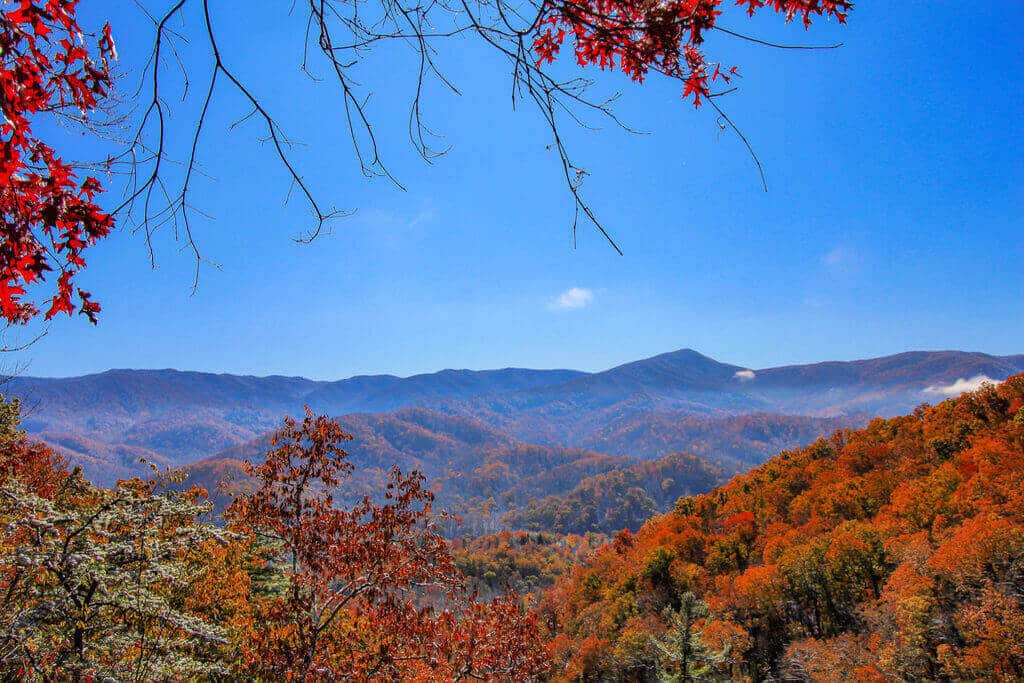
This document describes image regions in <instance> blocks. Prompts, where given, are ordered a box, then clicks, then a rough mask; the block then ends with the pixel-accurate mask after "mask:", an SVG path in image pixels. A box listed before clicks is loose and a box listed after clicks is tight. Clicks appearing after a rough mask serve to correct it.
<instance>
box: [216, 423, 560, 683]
mask: <svg viewBox="0 0 1024 683" xmlns="http://www.w3.org/2000/svg"><path fill="white" fill-rule="evenodd" d="M350 438H351V436H349V435H348V434H346V433H345V432H343V431H342V429H341V427H340V426H339V425H338V423H337V422H335V421H333V420H330V419H328V418H326V417H322V416H314V415H313V414H312V413H311V412H310V411H309V409H308V408H307V411H306V417H305V418H304V419H303V420H302V422H297V421H296V420H293V419H291V418H289V419H287V420H286V421H285V424H284V427H283V428H282V429H281V430H280V431H279V432H277V433H276V434H275V436H274V437H273V439H272V441H271V446H272V449H271V450H270V451H269V452H268V453H267V456H266V460H265V462H264V463H263V464H262V465H249V466H248V467H247V470H248V473H249V474H250V475H251V476H253V477H255V479H256V482H257V487H256V490H255V491H254V492H253V493H252V494H250V495H246V496H243V497H240V498H239V499H238V500H236V501H235V502H234V503H233V504H232V505H231V506H230V507H229V508H228V510H227V512H226V517H227V518H228V520H229V522H230V527H231V528H232V529H234V530H235V531H239V532H242V533H243V534H245V535H250V536H253V537H255V538H256V539H257V541H258V544H262V545H263V546H264V547H265V548H268V549H271V550H272V551H274V552H275V554H277V555H278V556H279V557H280V558H281V559H282V560H283V563H284V572H283V574H284V583H285V588H284V590H282V591H278V592H277V594H271V595H270V596H269V597H268V598H267V599H265V600H262V601H257V602H259V604H258V605H256V606H255V609H256V615H255V616H256V618H255V620H254V622H253V623H254V626H253V629H252V632H251V633H250V635H249V637H248V638H247V639H246V642H245V643H243V646H242V647H243V650H244V651H246V652H247V653H248V661H249V667H250V673H258V674H261V675H266V676H270V677H271V678H275V679H279V680H283V679H285V678H288V679H292V678H298V679H302V680H314V679H315V680H323V679H328V678H329V679H331V680H339V679H343V680H350V679H354V680H366V679H370V678H383V679H390V680H398V679H402V678H413V679H417V680H433V679H440V680H460V679H463V678H476V679H484V680H489V679H495V678H497V679H517V680H529V679H531V678H533V677H535V676H536V675H538V674H539V673H540V672H541V671H542V670H543V669H544V668H545V663H544V661H543V647H542V645H541V641H540V640H539V634H538V630H537V627H536V623H535V620H536V618H535V616H534V615H532V614H530V613H528V612H525V611H524V610H523V609H522V608H521V606H520V605H519V604H518V602H517V598H516V597H515V596H510V597H507V598H504V599H501V600H497V601H495V602H492V603H489V604H484V603H478V602H475V601H473V600H472V599H470V598H469V597H468V596H466V594H465V592H464V591H463V590H462V582H461V575H460V573H459V572H458V570H457V569H456V567H455V563H454V560H453V559H452V556H451V554H450V552H449V550H448V547H447V544H446V543H445V541H444V540H443V539H442V538H441V536H440V535H439V534H438V533H437V532H436V530H435V529H434V526H433V523H432V521H431V506H430V503H431V501H432V498H433V496H432V495H431V493H430V492H428V491H426V490H424V488H423V477H422V476H420V475H419V474H416V473H413V474H412V475H410V476H405V475H403V474H402V473H401V472H400V471H398V470H397V468H396V469H394V470H392V472H391V476H390V481H389V483H388V484H387V487H386V489H385V491H384V494H383V501H382V502H375V501H373V500H371V499H370V498H369V497H367V498H365V499H364V500H363V501H362V502H361V503H360V504H358V505H356V506H355V507H353V508H351V509H341V508H340V507H337V506H335V503H334V500H333V498H332V496H331V493H330V488H331V487H333V486H337V485H338V484H339V483H340V482H341V480H342V479H343V478H345V477H346V476H347V475H348V474H349V473H350V472H351V470H352V465H351V463H349V462H348V461H347V460H346V458H347V457H348V456H347V454H346V453H345V451H343V450H342V449H341V447H340V446H339V444H340V443H341V442H342V441H344V440H347V439H350Z"/></svg>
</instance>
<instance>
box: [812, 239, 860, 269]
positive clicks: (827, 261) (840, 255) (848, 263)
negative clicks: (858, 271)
mask: <svg viewBox="0 0 1024 683" xmlns="http://www.w3.org/2000/svg"><path fill="white" fill-rule="evenodd" d="M860 260H861V259H860V254H859V253H858V252H857V251H856V250H855V249H851V248H850V247H847V246H844V245H839V246H837V247H833V248H832V250H831V251H829V252H828V253H827V254H825V255H824V256H822V257H821V265H823V266H825V267H826V268H828V269H829V270H833V271H848V270H854V269H855V268H856V267H857V266H858V265H859V264H860Z"/></svg>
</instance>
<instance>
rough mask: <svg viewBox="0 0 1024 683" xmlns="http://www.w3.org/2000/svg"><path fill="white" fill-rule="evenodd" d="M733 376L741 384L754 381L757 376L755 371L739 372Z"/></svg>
mask: <svg viewBox="0 0 1024 683" xmlns="http://www.w3.org/2000/svg"><path fill="white" fill-rule="evenodd" d="M733 376H734V377H735V378H736V379H738V380H739V381H741V382H749V381H750V380H752V379H754V378H755V377H756V376H757V375H756V374H755V373H754V371H753V370H737V371H736V373H735V374H734V375H733Z"/></svg>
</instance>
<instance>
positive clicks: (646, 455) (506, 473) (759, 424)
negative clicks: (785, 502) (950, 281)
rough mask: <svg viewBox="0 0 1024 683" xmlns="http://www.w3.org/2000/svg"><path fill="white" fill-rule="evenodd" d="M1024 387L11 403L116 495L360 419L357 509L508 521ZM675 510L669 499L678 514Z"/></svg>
mask: <svg viewBox="0 0 1024 683" xmlns="http://www.w3.org/2000/svg"><path fill="white" fill-rule="evenodd" d="M1022 371H1024V355H1017V356H992V355H987V354H983V353H969V352H961V351H937V352H910V353H902V354H898V355H894V356H887V357H884V358H875V359H868V360H856V361H835V362H827V363H817V364H813V365H791V366H785V367H777V368H763V369H752V368H745V367H742V366H737V365H730V364H726V363H720V362H718V361H716V360H714V359H712V358H709V357H707V356H704V355H702V354H700V353H698V352H696V351H693V350H691V349H683V350H680V351H675V352H671V353H666V354H662V355H659V356H655V357H653V358H647V359H644V360H639V361H635V362H632V363H627V364H625V365H620V366H617V367H614V368H611V369H609V370H606V371H603V372H595V373H587V372H580V371H575V370H527V369H518V368H507V369H503V370H487V371H471V370H443V371H441V372H437V373H432V374H423V375H415V376H412V377H405V378H401V377H395V376H392V375H375V376H358V377H352V378H349V379H344V380H340V381H333V382H329V381H314V380H309V379H305V378H302V377H283V376H271V377H252V376H238V375H227V374H209V373H200V372H183V371H178V370H110V371H108V372H103V373H99V374H94V375H86V376H82V377H72V378H40V377H12V378H8V379H7V380H6V381H5V382H4V384H3V386H0V391H2V392H3V393H5V394H8V395H13V396H16V397H18V398H20V399H21V400H22V402H23V414H24V419H23V426H24V427H25V428H26V429H27V430H28V431H29V433H31V434H32V435H34V436H36V437H38V438H40V439H42V440H45V441H47V442H48V443H50V444H51V445H53V446H54V447H56V448H57V449H58V450H60V451H61V452H63V453H64V454H65V455H66V456H68V457H69V458H70V459H71V460H72V461H73V462H75V463H77V464H80V465H82V467H83V469H84V470H85V472H86V474H87V475H88V476H89V477H90V478H92V479H93V480H95V481H97V482H99V483H109V482H112V481H113V480H115V479H117V478H120V477H126V476H133V475H137V474H140V473H144V472H145V471H146V468H145V466H144V465H141V464H140V463H139V460H140V458H145V459H147V460H149V461H150V462H152V463H154V464H156V465H158V466H186V465H190V466H192V467H191V469H192V471H193V473H194V476H196V477H197V478H199V479H200V480H203V481H204V482H205V483H208V484H214V483H215V482H214V481H213V478H214V474H215V473H217V472H220V473H221V474H223V473H225V472H227V471H231V472H234V473H236V474H237V471H238V466H237V464H238V463H239V462H240V461H241V459H243V458H250V459H251V458H253V457H258V455H259V452H260V450H261V449H262V448H263V447H264V446H265V444H266V437H265V435H266V434H267V432H269V431H270V430H272V429H275V428H276V427H277V426H279V425H280V422H281V418H282V417H283V416H284V415H286V414H291V415H297V414H300V413H301V411H302V408H303V406H304V405H309V406H310V408H311V409H313V410H314V411H316V412H319V413H327V414H331V415H339V416H340V415H344V416H347V417H346V418H345V419H344V420H343V424H344V426H345V427H346V429H348V430H349V431H352V433H353V434H354V435H355V436H356V440H355V442H353V444H352V446H351V448H350V449H349V450H351V451H352V452H353V459H354V462H355V464H356V465H357V474H358V476H357V477H356V480H355V481H354V483H353V488H352V491H351V493H352V495H357V494H359V495H361V492H363V491H364V490H366V489H367V488H368V487H369V486H371V485H372V484H374V483H377V482H379V481H380V478H381V477H382V476H383V475H384V471H385V470H386V468H387V467H388V466H390V465H391V464H399V465H401V466H402V467H403V468H405V469H409V468H413V467H415V468H417V469H420V470H422V471H423V472H424V473H425V474H427V475H428V477H429V478H430V479H431V480H432V481H433V482H434V483H435V485H436V486H437V487H438V488H439V490H443V491H444V492H445V495H444V498H445V499H446V500H447V501H448V502H450V503H452V505H453V507H456V508H459V509H465V508H467V507H476V508H479V507H480V506H481V505H483V506H484V507H487V506H488V505H490V506H492V507H493V508H494V509H495V510H496V511H497V512H496V513H495V514H497V513H504V512H509V511H512V510H517V509H520V508H521V507H522V506H523V505H525V504H526V503H527V502H528V501H527V498H529V497H530V496H528V495H526V493H527V492H528V493H530V495H532V496H533V497H534V498H538V497H542V496H551V495H563V494H564V495H581V491H582V494H587V491H591V490H596V489H595V488H594V485H593V483H591V484H586V483H585V482H584V480H586V479H587V478H588V477H593V476H600V475H608V474H609V472H611V471H617V470H621V469H623V468H627V467H630V466H631V463H633V462H634V460H635V459H637V458H639V459H648V460H658V459H664V458H666V457H667V456H670V455H672V454H677V453H680V452H686V453H691V454H695V455H697V456H699V457H700V458H701V459H702V460H703V461H704V462H706V463H708V467H709V468H710V469H709V470H708V471H706V472H699V473H697V472H691V473H690V474H689V475H687V478H686V480H685V481H674V484H675V485H679V486H682V487H683V488H684V489H686V490H687V491H689V488H687V487H689V486H690V484H691V483H692V484H693V486H694V487H696V488H702V489H704V490H706V489H707V488H710V486H712V485H714V484H716V483H721V482H722V481H724V479H723V477H727V476H730V475H731V474H734V473H735V472H737V471H741V470H744V469H747V468H749V467H750V466H751V465H752V464H756V463H759V462H762V461H763V460H765V459H766V458H767V457H770V456H771V455H773V454H775V453H777V452H778V451H779V450H782V449H784V448H789V447H793V446H797V445H801V444H804V443H806V442H808V441H811V440H813V439H814V438H816V437H818V436H822V435H827V434H830V433H831V432H833V431H835V430H836V429H839V428H846V427H856V426H860V425H863V424H864V423H866V422H867V421H868V420H869V419H870V418H871V417H874V416H890V415H896V414H900V413H905V412H909V411H910V410H912V409H913V408H914V407H916V406H917V405H918V404H920V403H923V402H929V403H934V402H937V401H939V400H942V399H945V398H948V397H949V396H953V395H956V394H958V393H960V392H962V391H964V390H966V389H969V388H972V387H975V386H977V385H979V384H980V383H982V382H984V381H995V382H998V381H1000V380H1002V379H1005V378H1006V377H1008V376H1010V375H1012V374H1015V373H1018V372H1022ZM672 462H675V463H676V464H677V465H678V462H680V461H678V460H676V461H672ZM537 467H541V469H539V470H538V469H537ZM553 472H557V475H554V474H552V473H553ZM709 472H713V473H714V474H709ZM544 476H548V477H549V478H551V479H552V481H553V480H555V479H557V484H554V483H552V481H548V482H547V483H543V477H544ZM629 476H631V477H633V479H630V478H629V477H627V478H626V480H628V481H633V480H634V479H635V480H636V481H641V480H644V481H646V480H647V479H651V477H650V476H647V475H644V476H646V479H644V476H641V474H640V473H639V471H634V473H633V474H632V475H629ZM488 477H490V479H488ZM536 477H540V479H531V478H536ZM616 477H618V475H616ZM616 481H618V479H616ZM624 481H625V480H624ZM652 481H653V480H652ZM531 482H532V483H531ZM581 485H583V488H582V489H578V490H576V493H575V494H574V493H573V490H574V489H577V487H579V486H581ZM602 486H604V487H605V488H607V486H606V485H605V484H602ZM531 487H532V488H531ZM588 487H589V488H588ZM634 488H635V487H634ZM641 488H642V487H641ZM691 488H692V487H691ZM517 492H518V493H517ZM693 492H699V491H693ZM587 495H589V494H587ZM662 497H664V496H661V495H660V494H657V495H654V496H653V498H652V500H654V501H655V503H657V504H658V505H659V506H661V504H662V502H663V501H661V498H662ZM492 499H493V501H494V502H491V503H489V502H488V501H490V500H492ZM650 504H651V503H650V502H648V501H643V504H642V505H641V507H643V506H648V507H649V506H650ZM545 505H546V506H547V508H552V506H554V507H555V508H557V507H558V506H557V505H554V504H553V503H551V502H550V501H548V503H546V504H545ZM534 507H535V508H536V506H534ZM517 514H519V513H517Z"/></svg>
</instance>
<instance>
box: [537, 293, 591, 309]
mask: <svg viewBox="0 0 1024 683" xmlns="http://www.w3.org/2000/svg"><path fill="white" fill-rule="evenodd" d="M593 300H594V292H592V291H591V290H589V289H586V288H584V287H570V288H569V289H567V290H565V291H564V292H562V293H561V294H559V295H558V296H557V297H555V299H554V301H552V302H551V303H550V304H549V305H548V308H550V309H551V310H554V311H572V310H575V309H577V308H583V307H584V306H586V305H588V304H589V303H590V302H591V301H593Z"/></svg>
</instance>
